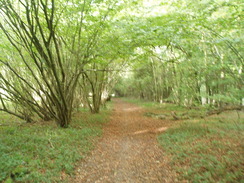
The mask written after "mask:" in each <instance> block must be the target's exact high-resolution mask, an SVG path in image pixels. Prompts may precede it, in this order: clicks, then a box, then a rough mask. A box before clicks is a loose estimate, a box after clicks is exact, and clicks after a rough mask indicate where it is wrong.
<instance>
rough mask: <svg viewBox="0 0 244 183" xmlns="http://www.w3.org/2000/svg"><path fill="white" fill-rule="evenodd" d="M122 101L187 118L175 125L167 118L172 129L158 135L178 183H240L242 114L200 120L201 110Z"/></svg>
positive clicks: (243, 134)
mask: <svg viewBox="0 0 244 183" xmlns="http://www.w3.org/2000/svg"><path fill="white" fill-rule="evenodd" d="M124 100H125V101H127V102H131V103H135V104H137V105H140V106H143V107H144V108H145V109H146V110H147V111H150V112H154V113H160V114H168V115H170V112H171V111H174V112H176V114H177V115H180V116H181V115H182V114H187V116H189V119H188V120H187V121H186V120H183V121H177V123H173V121H172V120H170V119H167V120H168V121H169V126H172V125H170V124H173V127H171V128H169V129H168V130H166V131H165V132H164V133H163V134H161V135H159V136H158V142H159V144H160V145H161V146H162V148H163V149H164V151H165V153H166V155H168V157H170V166H171V167H172V170H173V171H175V172H176V173H177V179H178V182H193V183H199V182H203V183H217V182H218V183H244V163H243V162H244V120H243V119H244V113H243V112H236V111H228V112H224V113H221V114H220V115H213V116H210V117H205V119H201V118H200V117H201V116H204V114H205V113H206V108H204V107H198V108H195V109H194V108H193V109H189V108H186V107H182V106H177V105H175V104H168V103H167V104H158V103H153V102H147V101H140V100H136V99H124Z"/></svg>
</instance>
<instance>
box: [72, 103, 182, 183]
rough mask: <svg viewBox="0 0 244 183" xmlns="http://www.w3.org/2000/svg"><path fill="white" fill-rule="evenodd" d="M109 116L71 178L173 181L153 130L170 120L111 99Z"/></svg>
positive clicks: (98, 182)
mask: <svg viewBox="0 0 244 183" xmlns="http://www.w3.org/2000/svg"><path fill="white" fill-rule="evenodd" d="M114 103H115V105H114V110H113V114H112V116H111V120H110V122H109V123H108V124H106V125H105V127H104V134H103V137H102V138H101V139H100V141H99V142H98V144H97V146H96V148H95V149H94V150H93V151H92V152H91V154H90V155H89V156H87V157H86V158H85V159H84V160H83V161H82V162H80V164H79V165H78V167H77V170H76V176H75V179H74V180H73V181H72V182H82V183H86V182H87V183H88V182H89V183H164V182H177V180H176V179H175V177H176V176H175V174H174V173H173V171H171V170H170V167H169V165H168V162H169V161H168V158H167V157H166V156H165V155H164V152H163V149H162V148H161V147H160V146H159V145H158V143H157V139H156V137H157V134H158V133H161V132H163V131H165V130H166V129H167V128H168V127H169V126H171V123H172V121H167V120H160V119H154V118H150V117H146V116H144V115H143V114H144V113H145V109H143V108H141V107H138V106H136V105H134V104H130V103H127V102H124V101H122V100H119V99H115V100H114Z"/></svg>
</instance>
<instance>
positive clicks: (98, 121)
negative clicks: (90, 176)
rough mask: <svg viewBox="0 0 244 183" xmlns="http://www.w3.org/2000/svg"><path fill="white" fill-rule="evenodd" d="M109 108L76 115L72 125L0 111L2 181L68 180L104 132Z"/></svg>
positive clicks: (0, 170)
mask: <svg viewBox="0 0 244 183" xmlns="http://www.w3.org/2000/svg"><path fill="white" fill-rule="evenodd" d="M108 116H109V110H106V111H103V112H101V114H95V115H91V114H90V113H88V112H82V113H78V114H76V115H75V117H74V119H73V121H72V124H71V126H70V127H69V128H66V129H63V128H59V127H57V126H56V125H55V124H53V123H50V122H47V123H34V124H25V123H23V122H22V121H19V120H18V119H16V118H13V117H11V116H9V115H6V114H3V113H0V124H1V126H0V182H6V183H10V182H65V177H68V176H69V175H72V173H73V172H74V168H75V165H76V163H77V162H78V161H79V160H81V159H82V158H83V157H84V156H85V155H86V154H87V153H88V152H89V151H90V150H91V149H92V147H93V144H94V140H95V139H97V138H96V137H98V136H100V135H101V134H102V129H101V127H102V124H103V123H105V122H106V121H107V120H108Z"/></svg>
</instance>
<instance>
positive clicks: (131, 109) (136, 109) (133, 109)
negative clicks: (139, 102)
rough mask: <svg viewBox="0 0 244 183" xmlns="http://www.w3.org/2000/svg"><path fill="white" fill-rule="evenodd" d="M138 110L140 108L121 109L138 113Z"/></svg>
mask: <svg viewBox="0 0 244 183" xmlns="http://www.w3.org/2000/svg"><path fill="white" fill-rule="evenodd" d="M140 109H141V107H129V108H126V109H123V111H128V112H131V111H138V110H140Z"/></svg>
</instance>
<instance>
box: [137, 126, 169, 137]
mask: <svg viewBox="0 0 244 183" xmlns="http://www.w3.org/2000/svg"><path fill="white" fill-rule="evenodd" d="M167 129H168V127H160V128H156V129H153V130H152V129H147V130H139V131H136V132H134V133H133V135H138V134H144V133H161V132H164V131H165V130H167Z"/></svg>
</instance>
